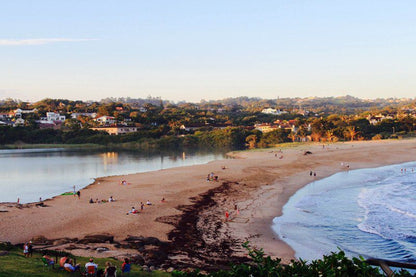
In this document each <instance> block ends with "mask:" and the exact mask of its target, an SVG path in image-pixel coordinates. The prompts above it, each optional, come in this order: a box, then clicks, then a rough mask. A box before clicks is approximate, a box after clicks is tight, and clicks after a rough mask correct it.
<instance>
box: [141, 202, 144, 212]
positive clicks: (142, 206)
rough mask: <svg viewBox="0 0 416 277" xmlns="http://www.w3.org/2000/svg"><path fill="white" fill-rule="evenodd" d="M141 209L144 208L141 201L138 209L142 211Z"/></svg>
mask: <svg viewBox="0 0 416 277" xmlns="http://www.w3.org/2000/svg"><path fill="white" fill-rule="evenodd" d="M143 209H144V204H143V202H140V210H141V211H143Z"/></svg>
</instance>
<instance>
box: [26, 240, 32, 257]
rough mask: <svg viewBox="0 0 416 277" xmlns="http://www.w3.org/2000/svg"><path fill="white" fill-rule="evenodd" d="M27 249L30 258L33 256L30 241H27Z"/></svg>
mask: <svg viewBox="0 0 416 277" xmlns="http://www.w3.org/2000/svg"><path fill="white" fill-rule="evenodd" d="M27 248H28V251H29V253H28V257H32V256H33V245H32V241H29V243H28V245H27Z"/></svg>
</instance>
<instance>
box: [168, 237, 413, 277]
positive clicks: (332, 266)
mask: <svg viewBox="0 0 416 277" xmlns="http://www.w3.org/2000/svg"><path fill="white" fill-rule="evenodd" d="M243 246H244V247H245V248H246V249H247V250H248V255H249V256H250V258H251V259H252V262H251V263H247V264H237V265H232V266H231V268H230V269H229V270H220V271H217V272H212V273H208V274H203V273H201V272H200V271H198V270H196V271H194V272H190V273H188V272H181V271H174V272H173V274H172V276H173V277H201V276H208V277H240V276H241V277H244V276H247V277H293V276H299V277H324V276H330V277H349V276H359V277H378V276H380V277H381V276H384V275H383V274H382V273H381V272H380V270H379V269H378V268H376V267H373V266H370V265H369V264H367V263H366V262H365V261H364V259H363V258H362V257H360V258H352V259H350V258H348V257H346V256H345V253H344V252H343V251H341V250H340V251H339V252H338V253H335V252H332V253H331V254H330V255H325V256H323V258H322V259H318V260H314V261H311V262H310V263H308V262H306V261H304V260H302V259H299V260H296V261H295V260H292V261H291V264H289V265H284V264H282V263H281V260H280V259H273V258H271V257H270V256H265V255H264V252H263V250H262V249H260V250H257V249H252V248H250V246H249V244H248V242H246V243H244V244H243ZM395 276H412V275H411V274H410V273H409V272H408V271H406V270H400V271H399V272H396V275H395Z"/></svg>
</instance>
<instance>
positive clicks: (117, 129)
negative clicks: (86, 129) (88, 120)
mask: <svg viewBox="0 0 416 277" xmlns="http://www.w3.org/2000/svg"><path fill="white" fill-rule="evenodd" d="M90 129H91V130H94V131H104V132H107V133H108V134H110V135H123V134H128V133H134V132H137V130H138V128H137V127H129V126H112V127H96V128H90Z"/></svg>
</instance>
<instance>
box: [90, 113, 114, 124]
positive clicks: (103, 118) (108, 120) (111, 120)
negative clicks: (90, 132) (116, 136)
mask: <svg viewBox="0 0 416 277" xmlns="http://www.w3.org/2000/svg"><path fill="white" fill-rule="evenodd" d="M94 121H97V122H99V123H101V125H111V124H114V123H116V118H115V117H113V116H108V115H104V116H101V117H99V118H96V119H94Z"/></svg>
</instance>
